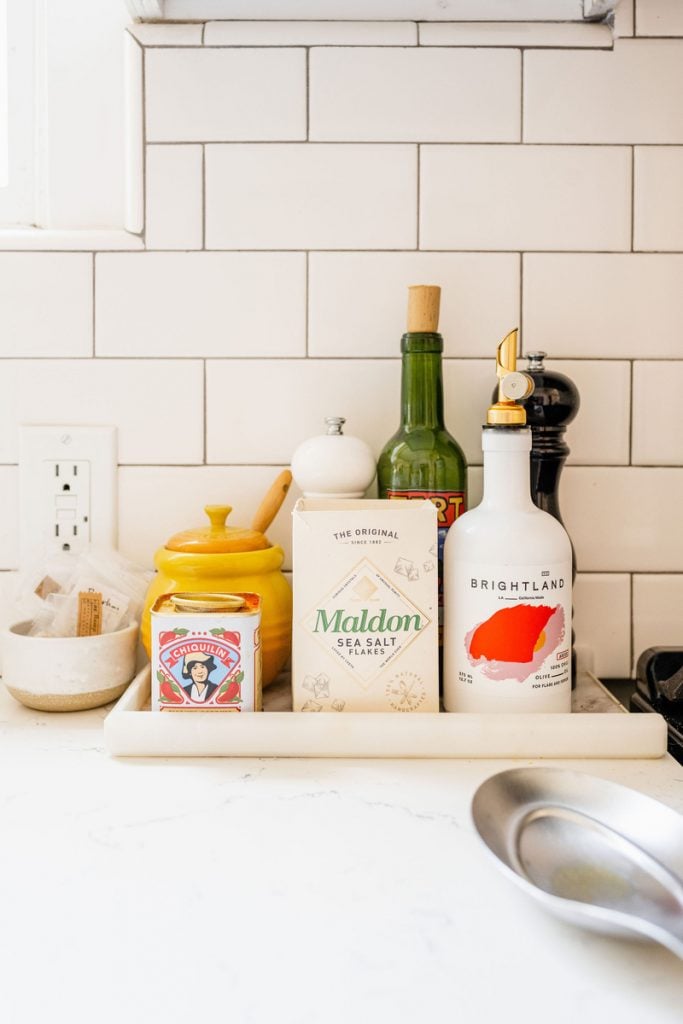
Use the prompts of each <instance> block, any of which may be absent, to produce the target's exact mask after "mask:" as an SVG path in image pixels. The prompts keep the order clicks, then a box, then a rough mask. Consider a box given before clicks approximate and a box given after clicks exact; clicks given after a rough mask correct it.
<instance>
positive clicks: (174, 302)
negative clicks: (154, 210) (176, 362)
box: [96, 252, 306, 356]
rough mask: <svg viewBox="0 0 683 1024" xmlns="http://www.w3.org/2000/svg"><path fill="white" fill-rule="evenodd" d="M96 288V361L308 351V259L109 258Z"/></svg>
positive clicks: (100, 263)
mask: <svg viewBox="0 0 683 1024" xmlns="http://www.w3.org/2000/svg"><path fill="white" fill-rule="evenodd" d="M96 284H97V354H98V355H107V356H112V355H115V356H169V355H171V356H298V355H304V353H305V344H306V341H305V329H306V328H305V325H306V257H305V255H304V253H247V252H241V253H213V252H212V253H209V252H196V253H194V252H188V253H170V252H169V253H161V252H159V253H151V252H150V253H135V254H125V255H123V254H111V255H110V254H105V255H99V256H98V257H97V266H96ZM122 296H124V297H125V301H122Z"/></svg>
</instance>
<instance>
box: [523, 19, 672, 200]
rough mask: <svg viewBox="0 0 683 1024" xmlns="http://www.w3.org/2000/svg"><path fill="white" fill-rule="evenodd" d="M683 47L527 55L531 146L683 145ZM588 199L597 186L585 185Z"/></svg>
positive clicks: (638, 43)
mask: <svg viewBox="0 0 683 1024" xmlns="http://www.w3.org/2000/svg"><path fill="white" fill-rule="evenodd" d="M682 91H683V41H680V42H678V41H675V40H659V41H653V40H647V39H622V40H617V41H616V42H615V44H614V51H613V52H610V53H607V52H605V53H603V52H600V53H599V52H597V51H592V52H589V51H587V50H582V51H580V52H579V51H572V50H543V51H541V50H532V51H530V52H529V53H526V54H525V55H524V140H525V141H526V142H592V143H597V144H603V145H604V144H606V143H619V142H626V143H632V142H654V143H671V142H683V116H681V105H680V96H681V92H682ZM584 184H585V186H586V191H587V192H588V191H589V190H590V191H592V190H593V188H594V186H593V183H592V182H590V181H586V182H585V183H584Z"/></svg>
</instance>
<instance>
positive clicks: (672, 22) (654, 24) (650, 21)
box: [636, 0, 683, 36]
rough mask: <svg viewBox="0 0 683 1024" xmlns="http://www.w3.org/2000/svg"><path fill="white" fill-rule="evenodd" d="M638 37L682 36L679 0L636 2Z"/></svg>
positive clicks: (682, 9) (682, 10)
mask: <svg viewBox="0 0 683 1024" xmlns="http://www.w3.org/2000/svg"><path fill="white" fill-rule="evenodd" d="M636 19H637V27H636V31H637V33H638V35H639V36H683V4H681V0H636Z"/></svg>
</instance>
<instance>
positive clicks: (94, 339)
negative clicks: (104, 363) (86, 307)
mask: <svg viewBox="0 0 683 1024" xmlns="http://www.w3.org/2000/svg"><path fill="white" fill-rule="evenodd" d="M96 256H97V253H93V254H92V355H93V359H94V358H95V357H96V355H97V335H96V326H95V324H96V318H95V302H96V287H95V257H96Z"/></svg>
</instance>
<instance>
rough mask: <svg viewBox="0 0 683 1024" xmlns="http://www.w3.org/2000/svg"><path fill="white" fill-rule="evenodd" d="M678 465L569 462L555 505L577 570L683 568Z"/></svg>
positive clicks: (682, 479)
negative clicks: (652, 466) (571, 545)
mask: <svg viewBox="0 0 683 1024" xmlns="http://www.w3.org/2000/svg"><path fill="white" fill-rule="evenodd" d="M682 506H683V469H643V468H640V467H633V466H629V467H619V468H610V467H602V466H601V467H597V466H591V467H586V468H584V467H579V466H569V467H568V468H567V469H565V471H564V472H563V474H562V477H561V480H560V507H561V509H562V515H563V517H564V521H565V524H566V526H567V530H568V532H569V535H570V536H571V538H572V540H573V541H574V546H575V548H576V561H577V567H578V569H579V570H580V571H582V572H672V571H673V572H678V571H682V570H683V543H681V526H680V518H681V517H680V509H681V507H682Z"/></svg>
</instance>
